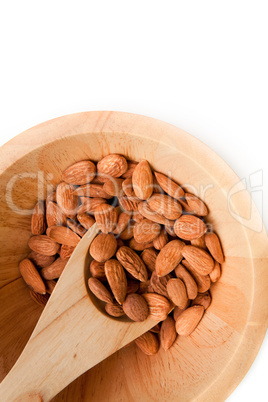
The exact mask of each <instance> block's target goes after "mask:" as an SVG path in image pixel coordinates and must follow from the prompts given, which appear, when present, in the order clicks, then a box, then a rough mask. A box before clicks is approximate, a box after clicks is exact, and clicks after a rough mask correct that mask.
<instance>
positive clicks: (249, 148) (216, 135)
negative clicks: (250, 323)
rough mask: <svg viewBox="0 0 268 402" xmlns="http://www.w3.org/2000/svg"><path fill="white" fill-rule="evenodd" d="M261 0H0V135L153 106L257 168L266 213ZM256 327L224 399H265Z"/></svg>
mask: <svg viewBox="0 0 268 402" xmlns="http://www.w3.org/2000/svg"><path fill="white" fill-rule="evenodd" d="M267 5H268V3H267V1H265V0H264V1H259V0H254V1H247V0H243V1H236V0H232V1H229V0H225V1H217V0H213V1H206V0H205V1H204V0H203V1H200V0H197V1H191V0H189V1H171V0H166V1H156V0H154V1H150V0H149V1H148V0H142V1H140V0H136V1H127V0H125V1H116V0H113V1H111V0H110V1H101V0H95V1H77V0H76V1H66V0H65V1H61V0H57V1H46V2H41V1H36V0H35V1H27V0H24V1H2V2H1V3H0V38H1V53H0V57H1V65H0V111H1V112H0V113H1V118H0V129H1V131H0V136H1V140H0V142H1V144H3V143H4V142H6V141H7V140H9V139H10V138H12V137H14V136H15V135H17V134H18V133H20V132H22V131H24V130H26V129H27V128H29V127H31V126H34V125H36V124H38V123H41V122H43V121H45V120H48V119H51V118H54V117H57V116H61V115H64V114H68V113H74V112H81V111H87V110H118V111H128V112H134V113H140V114H145V115H148V116H151V117H155V118H158V119H161V120H164V121H167V122H169V123H172V124H174V125H176V126H179V127H181V128H182V129H184V130H186V131H188V132H190V133H191V134H193V135H195V136H196V137H197V138H199V139H201V140H202V141H204V142H205V143H206V144H207V145H209V146H210V147H211V148H213V149H214V150H215V151H216V152H217V153H218V154H219V155H220V156H222V157H223V159H225V160H226V162H227V163H228V164H229V165H230V166H231V167H232V168H233V169H234V170H235V171H236V173H237V174H238V175H239V176H240V177H241V178H248V177H249V175H250V174H252V173H254V172H256V171H259V170H262V172H263V185H262V183H260V182H259V180H260V177H261V176H260V174H259V175H257V176H255V177H257V186H259V187H258V190H262V195H263V197H262V199H261V197H259V194H260V193H258V197H256V203H257V206H258V208H259V211H260V212H262V205H263V217H264V222H265V223H266V227H267V223H268V216H267V212H268V211H267V207H266V206H267V204H268V181H267V175H268V158H267V135H268V123H267V111H268V95H267V94H268V78H267V77H268V74H267V73H268V59H267V41H268V24H267V17H268V13H267V11H268V10H267ZM267 360H268V342H267V337H266V341H265V342H264V344H263V346H262V348H261V351H260V353H259V354H258V357H257V359H256V360H255V362H254V364H253V366H252V368H251V369H250V371H249V373H248V374H247V376H246V377H245V378H244V380H243V382H242V383H241V384H240V385H239V387H238V388H237V389H236V391H235V392H234V393H233V394H232V396H231V397H230V398H229V401H230V402H236V401H241V400H243V401H251V400H255V401H267V400H268V392H267V369H268V364H267Z"/></svg>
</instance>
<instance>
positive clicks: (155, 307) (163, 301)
mask: <svg viewBox="0 0 268 402" xmlns="http://www.w3.org/2000/svg"><path fill="white" fill-rule="evenodd" d="M142 297H144V299H145V300H146V302H147V304H148V306H149V318H150V319H152V320H156V321H163V320H165V319H166V318H167V315H168V313H169V312H170V309H171V304H170V302H169V301H168V299H167V298H166V297H164V296H162V295H158V294H156V293H144V294H143V295H142Z"/></svg>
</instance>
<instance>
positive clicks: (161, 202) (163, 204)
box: [140, 194, 182, 220]
mask: <svg viewBox="0 0 268 402" xmlns="http://www.w3.org/2000/svg"><path fill="white" fill-rule="evenodd" d="M147 202H148V205H149V207H150V208H151V209H152V210H153V211H155V212H156V213H157V214H159V215H163V216H165V217H166V218H167V219H169V220H174V219H178V218H179V217H180V216H181V212H182V209H181V205H180V203H179V202H178V201H176V200H175V199H174V198H172V197H170V196H169V195H165V194H153V195H152V197H151V198H149V200H148V201H147ZM140 212H141V211H140ZM141 213H142V212H141Z"/></svg>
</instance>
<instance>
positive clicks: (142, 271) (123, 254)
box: [116, 246, 148, 282]
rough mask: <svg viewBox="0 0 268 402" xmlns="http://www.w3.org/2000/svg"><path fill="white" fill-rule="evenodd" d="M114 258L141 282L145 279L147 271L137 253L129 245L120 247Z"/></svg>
mask: <svg viewBox="0 0 268 402" xmlns="http://www.w3.org/2000/svg"><path fill="white" fill-rule="evenodd" d="M116 258H117V259H118V261H119V262H120V263H121V264H122V265H123V267H124V268H125V269H126V270H127V271H128V272H129V273H130V274H131V275H132V276H134V278H136V279H138V280H139V281H141V282H146V281H147V279H148V273H147V270H146V267H145V265H144V263H143V261H142V260H141V258H140V257H139V256H138V254H137V253H135V251H134V250H132V249H131V248H130V247H126V246H123V247H120V248H119V250H118V251H117V253H116Z"/></svg>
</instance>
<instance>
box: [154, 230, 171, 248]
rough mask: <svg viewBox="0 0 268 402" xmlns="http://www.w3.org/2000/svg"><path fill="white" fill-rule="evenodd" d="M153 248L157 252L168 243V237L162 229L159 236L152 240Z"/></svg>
mask: <svg viewBox="0 0 268 402" xmlns="http://www.w3.org/2000/svg"><path fill="white" fill-rule="evenodd" d="M153 243H154V248H156V249H157V250H162V248H163V247H165V245H166V244H167V243H168V235H167V232H166V231H165V229H162V230H161V232H160V234H159V236H158V237H157V238H156V239H154V241H153Z"/></svg>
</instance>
